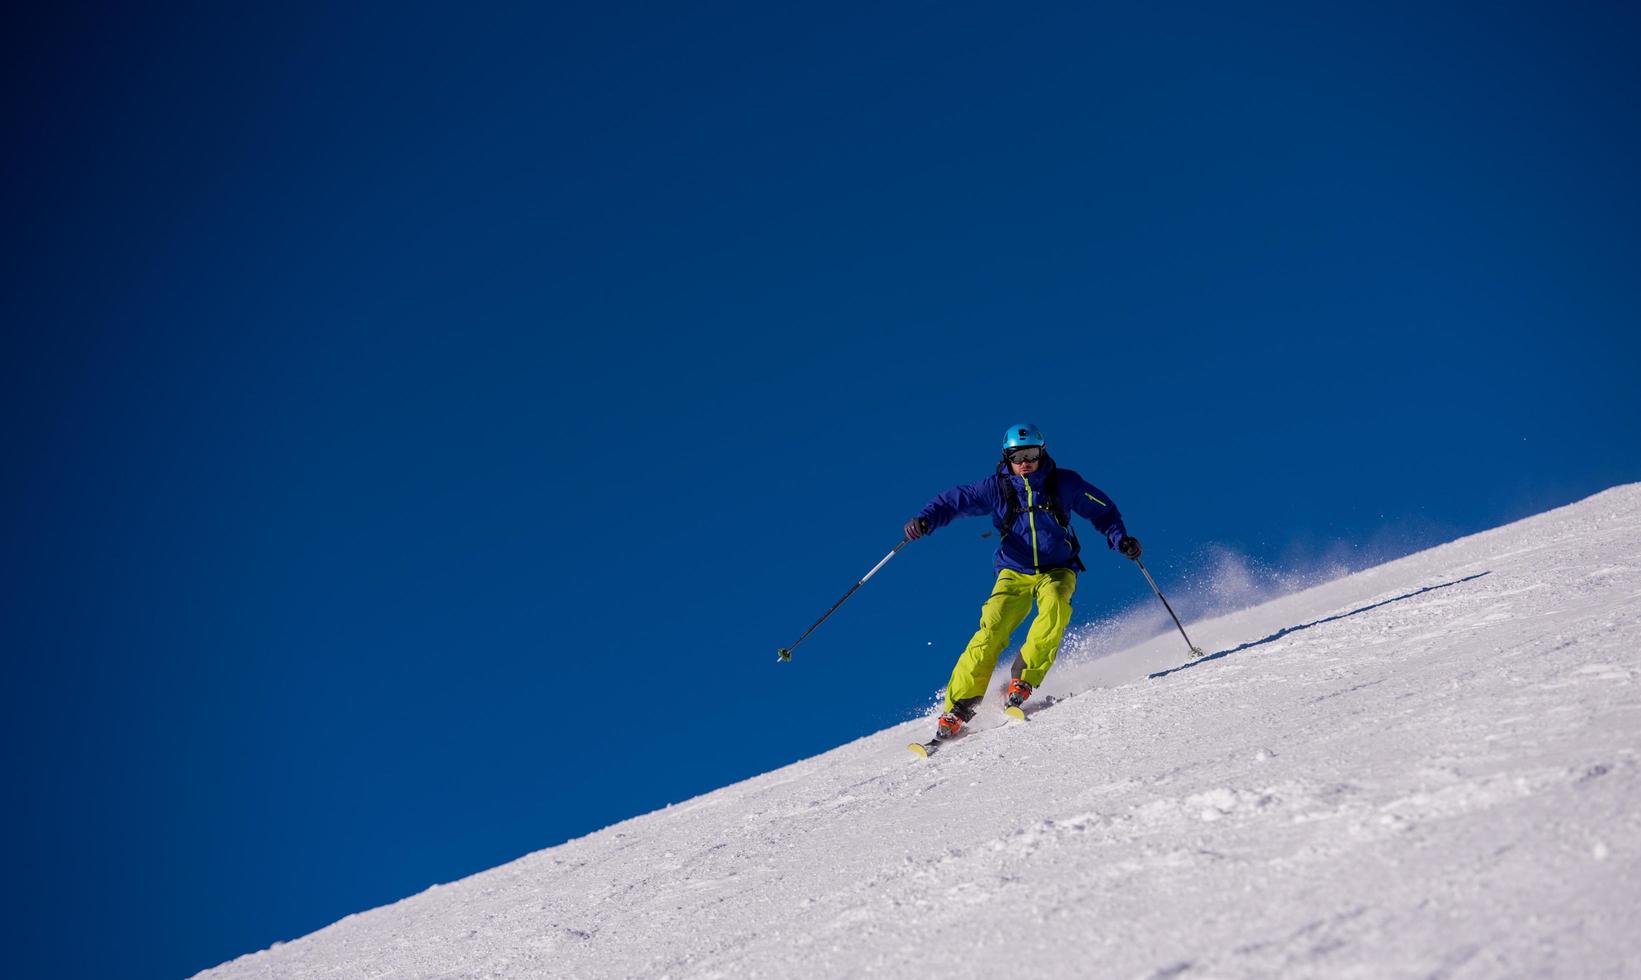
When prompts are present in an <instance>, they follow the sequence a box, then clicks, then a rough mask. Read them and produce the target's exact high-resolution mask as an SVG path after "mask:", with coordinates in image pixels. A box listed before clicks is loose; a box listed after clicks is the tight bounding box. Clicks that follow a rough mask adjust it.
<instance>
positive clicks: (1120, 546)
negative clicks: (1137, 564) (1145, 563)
mask: <svg viewBox="0 0 1641 980" xmlns="http://www.w3.org/2000/svg"><path fill="white" fill-rule="evenodd" d="M1117 550H1118V551H1120V552H1122V553H1123V555H1124V556H1125V557H1127V558H1128V559H1130V560H1131V561H1139V560H1140V539H1139V538H1136V537H1134V536H1133V535H1132V534H1129V535H1125V536H1124V537H1123V539H1122V540H1121V541H1118V542H1117Z"/></svg>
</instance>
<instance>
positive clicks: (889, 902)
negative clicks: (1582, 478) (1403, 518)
mask: <svg viewBox="0 0 1641 980" xmlns="http://www.w3.org/2000/svg"><path fill="white" fill-rule="evenodd" d="M1192 629H1193V635H1192V638H1193V639H1194V640H1196V642H1197V643H1198V645H1200V646H1202V647H1203V648H1204V649H1206V650H1208V651H1209V652H1210V654H1211V655H1210V656H1209V658H1208V659H1206V660H1204V661H1202V662H1199V663H1195V664H1187V663H1185V662H1184V658H1183V657H1182V653H1183V651H1184V643H1183V641H1182V640H1181V639H1180V637H1179V636H1178V634H1176V633H1172V632H1170V633H1169V634H1165V635H1162V636H1158V637H1157V638H1155V639H1153V640H1150V641H1148V642H1146V643H1143V644H1141V645H1139V646H1137V647H1135V648H1133V649H1130V650H1126V651H1123V652H1122V653H1120V654H1117V655H1113V656H1109V657H1103V658H1100V659H1097V660H1094V661H1092V662H1088V663H1082V664H1075V663H1071V664H1064V665H1062V667H1061V668H1057V673H1056V674H1055V675H1051V677H1050V679H1049V682H1048V684H1047V685H1046V691H1044V692H1040V693H1053V694H1058V695H1062V696H1064V695H1072V696H1071V697H1070V698H1069V699H1068V700H1064V701H1061V702H1059V703H1057V704H1055V705H1053V706H1052V707H1049V708H1044V709H1041V710H1039V711H1038V712H1037V713H1035V714H1034V715H1033V716H1032V718H1031V720H1030V721H1028V722H1025V723H1019V722H1016V723H1013V724H1010V725H1006V726H1002V725H997V724H996V721H997V718H996V716H995V714H985V715H983V716H982V718H981V719H980V724H981V725H987V726H993V727H986V728H984V729H982V730H976V731H975V732H973V733H972V734H970V735H968V736H966V737H964V738H963V739H962V740H959V741H957V742H954V743H952V744H950V745H948V746H947V747H946V748H945V749H944V750H943V751H941V752H940V753H939V754H937V755H936V756H934V757H933V758H931V759H928V760H920V759H917V758H916V757H914V756H913V755H912V754H911V753H909V752H908V751H907V749H906V746H907V743H908V742H911V741H913V740H921V739H924V738H928V737H929V736H930V735H931V734H932V728H933V724H932V721H931V720H930V719H919V720H917V721H914V722H908V723H906V724H903V725H899V726H897V727H895V728H891V729H888V730H886V731H883V732H880V733H878V734H876V735H873V736H871V737H869V738H864V739H861V740H859V741H856V742H853V743H851V744H849V745H845V746H842V747H841V748H838V749H836V750H834V751H831V752H828V753H826V754H824V755H821V756H818V757H816V758H813V759H809V760H806V761H804V762H800V763H797V764H795V765H792V766H788V767H787V768H785V769H781V770H779V771H776V772H772V773H769V774H767V775H763V776H759V777H757V778H755V779H749V780H747V781H746V782H743V783H739V784H737V785H734V786H729V787H726V788H724V789H720V790H718V791H716V792H712V793H708V794H706V795H704V796H701V797H698V798H696V799H694V800H690V801H688V802H686V803H683V804H680V805H677V806H673V807H669V808H667V809H665V810H661V811H658V812H655V813H650V814H647V815H645V816H641V817H637V818H635V819H632V820H628V821H626V822H624V823H620V824H616V825H615V826H612V827H609V828H607V829H605V830H601V831H599V832H597V833H594V834H590V835H588V836H587V837H584V838H581V839H579V840H574V841H570V842H568V843H566V844H563V845H560V846H558V847H552V848H549V849H547V850H544V851H539V852H537V853H535V854H531V855H529V856H527V857H524V858H521V859H520V860H517V861H514V862H513V863H511V864H508V865H504V866H502V867H499V868H496V869H494V870H491V871H488V872H485V873H483V874H477V875H474V876H472V877H470V878H467V879H464V880H462V881H458V882H455V883H453V884H449V885H443V886H438V887H435V888H431V889H429V890H428V891H426V892H423V893H422V894H419V895H416V896H414V897H412V898H408V899H405V900H404V901H402V902H398V903H396V904H394V905H389V906H386V907H383V908H379V909H375V910H373V911H369V912H365V913H362V914H359V915H354V916H350V917H348V918H346V919H344V920H342V921H341V922H338V923H336V924H335V925H332V926H330V927H329V928H326V929H323V930H320V931H319V932H316V933H314V934H313V935H311V936H307V937H304V938H302V939H298V940H296V941H294V942H290V943H286V944H283V945H279V946H276V947H275V948H273V949H271V950H267V951H264V952H260V953H256V954H253V955H250V956H245V957H242V958H240V959H238V960H235V961H233V962H231V963H228V964H225V965H223V966H221V967H218V968H217V969H215V970H211V971H208V972H207V973H206V974H202V975H203V976H210V977H220V978H228V977H336V978H343V977H346V978H360V977H401V978H409V977H450V978H453V977H671V978H686V977H688V978H707V977H779V976H805V977H815V976H825V977H837V976H851V977H853V976H886V977H904V976H936V975H938V976H941V977H946V978H952V977H995V976H1011V975H1029V976H1050V977H1090V976H1100V977H1105V976H1111V977H1191V976H1203V977H1237V976H1246V977H1254V976H1271V975H1299V976H1305V975H1327V976H1358V977H1404V976H1405V977H1411V976H1420V977H1425V976H1455V977H1495V976H1510V977H1519V976H1590V977H1610V976H1623V975H1629V976H1638V975H1641V767H1638V765H1637V755H1638V751H1641V683H1637V678H1638V676H1641V659H1638V657H1637V649H1638V647H1641V485H1632V486H1624V487H1619V488H1616V489H1613V490H1609V491H1607V492H1605V493H1602V494H1599V495H1597V496H1595V497H1592V498H1590V499H1588V500H1585V501H1583V502H1581V503H1578V504H1574V505H1573V506H1570V507H1565V508H1562V509H1560V510H1556V511H1552V512H1550V513H1547V514H1541V515H1539V516H1537V517H1534V518H1531V519H1528V520H1525V521H1521V522H1519V523H1516V524H1512V525H1509V526H1507V527H1502V528H1498V529H1495V530H1493V531H1488V532H1486V533H1483V534H1478V535H1474V536H1472V537H1468V538H1464V539H1461V540H1459V541H1455V542H1452V543H1450V544H1446V545H1443V546H1441V547H1438V548H1434V549H1432V550H1430V551H1426V552H1422V553H1420V554H1416V555H1412V556H1410V557H1407V558H1404V559H1401V560H1398V561H1394V562H1391V563H1389V564H1386V565H1382V566H1379V567H1377V568H1373V569H1370V570H1368V571H1364V572H1361V573H1358V574H1355V575H1350V576H1348V577H1345V578H1341V579H1338V580H1336V581H1333V582H1330V583H1328V584H1326V585H1322V586H1319V587H1316V588H1312V589H1309V590H1307V591H1304V592H1300V593H1297V594H1294V595H1290V596H1286V597H1284V598H1281V599H1278V600H1276V601H1273V602H1269V603H1266V604H1264V605H1261V606H1258V607H1255V608H1252V609H1247V610H1244V611H1242V612H1238V613H1235V614H1232V615H1227V616H1224V617H1222V618H1219V619H1216V620H1210V621H1206V622H1202V623H1197V624H1194V625H1193V627H1192ZM1038 700H1039V701H1040V699H1038ZM988 710H989V711H990V712H995V711H996V708H995V706H992V707H990V708H989V709H988Z"/></svg>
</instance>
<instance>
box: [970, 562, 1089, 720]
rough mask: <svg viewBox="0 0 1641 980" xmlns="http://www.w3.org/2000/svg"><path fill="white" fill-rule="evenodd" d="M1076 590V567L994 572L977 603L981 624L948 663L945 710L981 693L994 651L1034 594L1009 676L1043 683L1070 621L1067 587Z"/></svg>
mask: <svg viewBox="0 0 1641 980" xmlns="http://www.w3.org/2000/svg"><path fill="white" fill-rule="evenodd" d="M1076 590H1077V573H1076V572H1074V571H1072V570H1071V569H1069V568H1056V569H1053V570H1051V571H1047V572H1039V573H1038V574H1036V575H1027V574H1025V573H1024V572H1016V571H1014V570H1013V569H1009V568H1005V569H1003V570H1002V571H1001V572H998V573H997V584H996V585H994V586H992V590H991V598H989V599H987V600H986V604H985V605H984V606H981V607H980V629H979V630H977V631H976V632H975V634H974V637H973V638H972V639H970V640H969V646H968V649H966V650H964V651H963V655H962V656H961V657H958V658H957V666H956V667H953V668H952V679H951V681H950V682H949V683H947V685H946V710H947V711H950V710H952V706H953V705H954V704H955V703H956V702H958V701H967V700H970V699H971V698H972V699H974V700H976V701H978V700H979V699H980V698H982V697H984V696H985V694H986V684H987V683H988V682H989V681H990V680H991V672H992V670H993V669H995V668H996V666H997V655H998V654H1000V653H1002V652H1003V648H1004V647H1006V646H1008V645H1009V637H1010V636H1012V635H1013V633H1014V631H1015V629H1016V628H1018V627H1019V625H1020V624H1021V623H1023V622H1025V619H1026V616H1027V614H1029V613H1030V612H1031V604H1032V602H1033V601H1034V600H1035V601H1036V603H1037V618H1036V619H1034V620H1032V621H1031V629H1029V630H1027V631H1026V642H1025V644H1024V645H1022V646H1021V648H1020V658H1019V659H1018V660H1016V661H1015V663H1014V676H1016V677H1019V678H1020V679H1022V680H1024V681H1025V682H1026V683H1027V684H1030V685H1031V686H1032V687H1036V686H1037V685H1039V684H1041V683H1043V677H1044V676H1045V675H1047V674H1048V669H1049V668H1050V667H1052V666H1054V655H1055V654H1057V653H1059V652H1060V640H1061V639H1063V638H1064V637H1065V632H1066V626H1067V625H1068V624H1069V623H1070V622H1071V593H1073V592H1075V591H1076Z"/></svg>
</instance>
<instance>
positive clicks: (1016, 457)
mask: <svg viewBox="0 0 1641 980" xmlns="http://www.w3.org/2000/svg"><path fill="white" fill-rule="evenodd" d="M1003 458H1004V459H1006V460H1008V461H1009V462H1011V463H1035V462H1037V461H1038V460H1040V459H1042V458H1043V451H1042V450H1041V449H1039V448H1038V447H1036V446H1030V447H1025V448H1021V449H1010V450H1009V451H1008V452H1006V453H1004V454H1003Z"/></svg>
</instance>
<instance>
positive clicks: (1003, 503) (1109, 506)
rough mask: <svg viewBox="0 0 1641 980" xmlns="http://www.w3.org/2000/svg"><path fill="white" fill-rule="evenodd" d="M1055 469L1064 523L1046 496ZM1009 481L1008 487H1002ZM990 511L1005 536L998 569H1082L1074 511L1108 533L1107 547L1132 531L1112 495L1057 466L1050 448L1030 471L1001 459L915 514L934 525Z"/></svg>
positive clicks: (1001, 543)
mask: <svg viewBox="0 0 1641 980" xmlns="http://www.w3.org/2000/svg"><path fill="white" fill-rule="evenodd" d="M1051 474H1052V475H1053V478H1054V489H1055V494H1054V496H1055V497H1056V498H1057V499H1058V501H1059V507H1060V510H1061V512H1062V513H1064V514H1065V515H1066V517H1067V520H1066V526H1064V527H1062V526H1061V525H1060V522H1059V520H1058V519H1057V518H1056V517H1055V515H1054V513H1053V512H1052V511H1051V510H1049V509H1048V506H1047V504H1048V501H1046V500H1045V496H1046V488H1047V485H1048V483H1049V478H1050V475H1051ZM1005 485H1006V486H1007V487H1008V488H1009V489H1008V491H1005V490H1004V487H1005ZM1010 494H1013V495H1015V508H1014V509H1015V510H1017V511H1018V512H1017V513H1015V514H1014V516H1013V519H1012V520H1010V519H1009V514H1010V510H1011V508H1010V506H1009V504H1010V500H1009V496H1010ZM987 514H990V515H991V524H992V527H994V528H996V529H997V531H998V537H999V538H1000V539H1001V540H1000V542H999V543H998V545H997V561H996V566H997V570H998V571H1002V570H1003V569H1005V568H1012V569H1014V570H1015V571H1017V572H1021V573H1024V574H1027V575H1032V574H1036V573H1038V572H1044V571H1048V570H1049V569H1054V568H1070V569H1073V570H1075V571H1082V569H1083V564H1082V562H1081V561H1079V560H1078V558H1077V552H1078V543H1077V532H1076V530H1075V529H1074V528H1072V527H1071V526H1070V524H1071V521H1070V515H1071V514H1081V515H1082V516H1083V517H1085V518H1087V519H1088V521H1089V522H1090V523H1092V524H1093V525H1094V529H1095V530H1097V531H1099V532H1100V533H1101V534H1103V535H1105V541H1106V547H1108V548H1115V547H1116V546H1117V544H1118V543H1119V542H1121V541H1122V539H1123V538H1125V537H1127V536H1128V529H1127V528H1125V527H1124V526H1123V522H1122V514H1121V513H1120V512H1119V511H1118V510H1117V505H1116V504H1114V503H1112V502H1111V497H1110V496H1109V495H1108V494H1107V493H1106V492H1105V491H1104V490H1101V489H1100V488H1099V487H1096V486H1095V485H1094V484H1092V483H1089V482H1088V481H1087V480H1085V479H1083V478H1082V476H1081V475H1079V474H1078V473H1077V472H1076V471H1074V470H1066V469H1060V468H1059V467H1057V466H1056V465H1055V464H1054V460H1053V459H1051V458H1049V456H1048V455H1047V454H1046V453H1045V454H1044V455H1043V465H1042V466H1040V467H1039V468H1038V470H1037V472H1035V473H1032V474H1030V475H1029V476H1015V475H1014V474H1012V473H1009V472H1008V467H1007V464H1004V463H999V464H998V465H997V472H996V473H995V474H993V475H992V476H988V477H986V478H985V479H984V480H980V481H978V482H975V483H968V484H963V485H961V486H955V487H952V488H951V489H950V490H947V491H946V492H945V493H942V494H941V495H940V496H938V497H936V498H934V499H933V500H931V501H929V502H928V503H927V504H925V505H924V507H923V509H922V510H921V511H918V514H917V516H918V517H921V518H923V519H924V520H926V521H928V522H929V529H930V530H931V531H933V530H934V529H936V528H942V527H945V526H946V525H947V524H950V523H951V522H952V521H954V520H956V519H957V518H959V517H983V516H985V515H987ZM1005 525H1007V526H1005Z"/></svg>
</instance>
